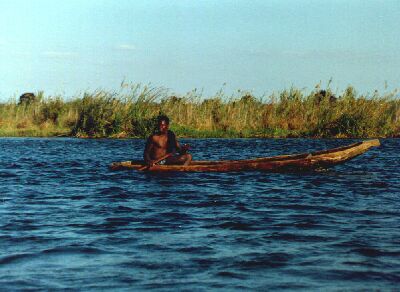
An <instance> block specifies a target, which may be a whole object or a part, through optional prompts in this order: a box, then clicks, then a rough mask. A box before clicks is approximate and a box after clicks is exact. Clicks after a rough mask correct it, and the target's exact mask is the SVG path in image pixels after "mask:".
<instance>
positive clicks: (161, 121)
mask: <svg viewBox="0 0 400 292" xmlns="http://www.w3.org/2000/svg"><path fill="white" fill-rule="evenodd" d="M157 127H158V131H159V132H160V133H166V132H168V128H169V118H168V117H167V116H165V115H161V116H158V118H157Z"/></svg>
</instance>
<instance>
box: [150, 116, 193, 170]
mask: <svg viewBox="0 0 400 292" xmlns="http://www.w3.org/2000/svg"><path fill="white" fill-rule="evenodd" d="M168 128H169V118H168V117H167V116H159V117H158V121H157V132H156V133H154V134H153V135H151V136H150V137H149V138H148V139H147V142H146V147H145V149H144V154H143V158H144V161H145V163H146V164H147V165H148V166H149V167H152V166H154V165H155V162H156V161H157V160H159V159H160V158H162V157H166V158H165V159H163V160H161V161H160V162H158V163H157V164H168V165H172V164H181V165H182V164H183V165H189V163H190V161H192V155H191V154H189V153H186V152H187V150H188V149H189V145H187V144H185V145H183V146H180V144H179V143H178V140H177V139H176V136H175V134H174V133H173V132H172V131H170V130H168Z"/></svg>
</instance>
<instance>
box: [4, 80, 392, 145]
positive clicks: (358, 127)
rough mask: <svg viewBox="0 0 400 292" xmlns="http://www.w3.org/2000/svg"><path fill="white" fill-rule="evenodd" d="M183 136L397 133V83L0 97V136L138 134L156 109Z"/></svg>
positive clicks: (149, 125)
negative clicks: (336, 88) (361, 88)
mask: <svg viewBox="0 0 400 292" xmlns="http://www.w3.org/2000/svg"><path fill="white" fill-rule="evenodd" d="M161 113H162V114H166V115H168V116H169V117H170V119H171V121H172V124H171V127H172V130H174V131H175V132H176V133H177V134H178V135H179V136H185V137H340V138H343V137H360V138H362V137H399V136H400V99H399V96H398V92H397V91H393V92H390V93H387V94H379V93H378V92H374V93H373V94H370V95H363V94H358V93H357V92H356V91H355V89H354V88H352V87H348V88H346V90H344V91H343V92H341V93H336V94H334V93H333V92H332V91H331V90H330V89H329V88H328V89H326V90H324V91H322V90H321V89H320V88H319V86H317V87H316V88H315V89H314V90H312V91H311V92H308V93H306V92H305V91H304V90H300V89H297V88H290V89H288V90H283V91H282V92H279V93H274V94H272V95H270V96H261V97H256V96H254V95H252V94H251V93H249V92H243V91H238V92H236V93H235V94H233V95H231V96H228V95H226V94H225V93H224V92H223V91H219V92H217V93H216V94H215V95H213V96H210V97H207V98H205V97H203V96H202V93H201V92H198V91H197V90H193V91H191V92H188V93H186V94H184V95H182V96H176V95H175V96H171V95H170V94H169V92H168V90H166V89H164V88H156V87H151V86H143V85H140V84H125V83H124V84H122V86H121V89H120V90H119V91H117V92H107V91H102V90H97V91H94V92H86V93H84V94H83V95H82V96H78V97H75V98H72V99H68V100H67V99H64V98H62V97H61V96H53V97H51V96H47V97H46V96H45V95H44V93H43V92H39V93H38V94H37V98H36V99H35V101H32V102H29V103H22V104H20V103H19V102H18V101H17V100H15V99H14V100H9V101H8V102H5V103H1V104H0V136H76V137H112V138H125V137H145V136H147V135H149V134H150V133H151V132H152V131H153V130H154V127H155V123H156V117H157V116H158V115H159V114H161Z"/></svg>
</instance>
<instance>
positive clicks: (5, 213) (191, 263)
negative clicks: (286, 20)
mask: <svg viewBox="0 0 400 292" xmlns="http://www.w3.org/2000/svg"><path fill="white" fill-rule="evenodd" d="M183 141H184V142H189V143H191V144H192V145H193V146H194V149H193V151H192V152H193V153H194V156H195V158H196V159H229V158H230V159H238V158H250V157H259V156H270V155H277V154H287V153H297V152H307V151H311V150H320V149H325V148H331V147H336V146H341V145H346V144H349V143H351V142H353V141H355V140H311V139H287V140H280V139H266V140H261V139H256V140H254V139H253V140H252V139H237V140H233V139H200V140H183ZM381 142H382V146H381V147H379V148H374V149H372V150H370V151H369V152H368V153H366V154H364V155H362V156H360V157H358V158H356V159H354V160H352V161H350V162H347V163H346V164H344V165H341V166H338V167H336V168H334V169H332V170H329V171H324V172H318V173H302V174H299V173H297V174H279V173H262V172H248V173H175V174H173V173H172V174H150V173H138V172H133V171H122V172H111V171H109V170H108V165H109V164H110V163H111V162H112V161H120V160H129V159H132V158H140V157H141V154H142V149H143V146H144V142H143V141H142V140H80V139H26V138H22V139H21V138H19V139H17V138H2V139H0V150H1V151H0V182H1V186H0V287H1V288H2V289H30V288H33V289H35V288H38V289H57V288H72V289H82V290H88V289H93V290H97V289H103V290H104V289H118V290H121V289H126V290H143V289H151V288H153V289H154V288H155V289H161V290H176V289H178V290H197V291H202V290H210V289H212V290H213V289H222V290H243V289H245V290H250V289H254V290H266V289H270V290H272V289H274V290H275V289H281V290H284V289H303V290H325V289H330V290H336V289H338V290H341V289H346V290H360V289H383V290H391V289H399V288H398V287H399V284H400V183H399V181H400V167H399V162H400V154H399V149H400V140H394V139H386V140H381Z"/></svg>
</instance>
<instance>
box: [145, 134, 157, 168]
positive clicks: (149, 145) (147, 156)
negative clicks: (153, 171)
mask: <svg viewBox="0 0 400 292" xmlns="http://www.w3.org/2000/svg"><path fill="white" fill-rule="evenodd" d="M153 147H154V146H153V136H150V137H149V138H148V139H147V141H146V146H145V148H144V152H143V159H144V162H145V163H147V164H151V163H152V159H151V157H150V154H151V151H152V149H153Z"/></svg>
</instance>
